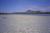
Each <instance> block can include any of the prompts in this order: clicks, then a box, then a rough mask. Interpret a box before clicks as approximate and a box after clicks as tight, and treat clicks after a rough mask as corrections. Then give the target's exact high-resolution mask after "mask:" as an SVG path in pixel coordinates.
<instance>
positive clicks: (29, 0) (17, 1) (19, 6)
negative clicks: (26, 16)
mask: <svg viewBox="0 0 50 33" xmlns="http://www.w3.org/2000/svg"><path fill="white" fill-rule="evenodd" d="M29 9H30V10H34V11H36V10H40V11H50V0H0V12H25V11H26V10H29Z"/></svg>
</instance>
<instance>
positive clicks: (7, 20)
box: [0, 14, 50, 33]
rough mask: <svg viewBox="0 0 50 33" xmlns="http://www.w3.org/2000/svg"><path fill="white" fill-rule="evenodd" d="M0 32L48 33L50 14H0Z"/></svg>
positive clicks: (49, 31)
mask: <svg viewBox="0 0 50 33" xmlns="http://www.w3.org/2000/svg"><path fill="white" fill-rule="evenodd" d="M0 33H50V15H44V14H43V15H20V14H17V15H15V14H12V15H0Z"/></svg>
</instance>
